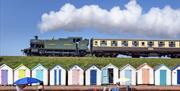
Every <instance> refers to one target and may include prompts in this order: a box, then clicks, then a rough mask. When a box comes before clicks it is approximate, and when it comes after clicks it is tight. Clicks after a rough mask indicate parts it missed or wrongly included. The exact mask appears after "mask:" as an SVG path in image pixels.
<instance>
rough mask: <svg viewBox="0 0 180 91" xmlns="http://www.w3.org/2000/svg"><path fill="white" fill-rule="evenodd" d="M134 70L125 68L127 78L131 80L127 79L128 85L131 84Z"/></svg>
mask: <svg viewBox="0 0 180 91" xmlns="http://www.w3.org/2000/svg"><path fill="white" fill-rule="evenodd" d="M131 76H132V70H125V78H128V79H129V81H126V83H125V84H126V85H131V80H132V77H131Z"/></svg>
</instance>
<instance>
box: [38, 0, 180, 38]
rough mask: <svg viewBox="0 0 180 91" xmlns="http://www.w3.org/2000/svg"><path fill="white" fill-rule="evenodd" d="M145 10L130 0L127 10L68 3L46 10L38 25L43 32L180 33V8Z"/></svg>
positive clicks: (175, 34)
mask: <svg viewBox="0 0 180 91" xmlns="http://www.w3.org/2000/svg"><path fill="white" fill-rule="evenodd" d="M142 11H143V8H142V7H141V6H140V5H138V4H137V3H136V1H135V0H131V1H130V2H128V4H126V5H125V9H121V8H120V7H119V6H115V7H113V8H112V9H110V10H106V9H102V8H100V7H99V6H98V5H85V6H83V7H81V8H76V7H75V6H74V5H72V4H69V3H67V4H65V5H64V6H63V7H61V9H60V10H59V11H57V12H55V11H51V12H50V13H44V14H43V15H42V16H41V22H40V23H39V24H38V27H39V28H40V30H41V31H42V32H47V31H55V30H65V31H80V30H83V29H85V28H95V29H96V30H97V31H99V32H104V33H116V34H121V33H129V34H144V35H147V36H160V37H176V36H178V35H180V8H178V9H172V8H171V7H170V6H165V7H164V8H163V9H160V8H157V7H152V8H151V9H150V10H149V11H148V12H146V13H142Z"/></svg>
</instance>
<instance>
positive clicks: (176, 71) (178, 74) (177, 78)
mask: <svg viewBox="0 0 180 91" xmlns="http://www.w3.org/2000/svg"><path fill="white" fill-rule="evenodd" d="M172 85H180V64H178V65H176V66H175V67H173V68H172Z"/></svg>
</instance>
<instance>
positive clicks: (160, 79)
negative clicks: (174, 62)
mask: <svg viewBox="0 0 180 91" xmlns="http://www.w3.org/2000/svg"><path fill="white" fill-rule="evenodd" d="M154 70H155V85H161V86H162V85H171V69H169V68H168V67H167V66H166V65H164V64H160V65H158V66H156V67H155V68H154Z"/></svg>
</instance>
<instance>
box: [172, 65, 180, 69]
mask: <svg viewBox="0 0 180 91" xmlns="http://www.w3.org/2000/svg"><path fill="white" fill-rule="evenodd" d="M177 67H180V64H177V65H176V66H174V67H172V69H171V70H175V69H176V68H177Z"/></svg>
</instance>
